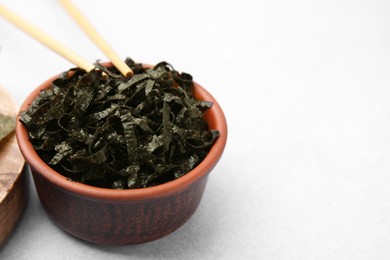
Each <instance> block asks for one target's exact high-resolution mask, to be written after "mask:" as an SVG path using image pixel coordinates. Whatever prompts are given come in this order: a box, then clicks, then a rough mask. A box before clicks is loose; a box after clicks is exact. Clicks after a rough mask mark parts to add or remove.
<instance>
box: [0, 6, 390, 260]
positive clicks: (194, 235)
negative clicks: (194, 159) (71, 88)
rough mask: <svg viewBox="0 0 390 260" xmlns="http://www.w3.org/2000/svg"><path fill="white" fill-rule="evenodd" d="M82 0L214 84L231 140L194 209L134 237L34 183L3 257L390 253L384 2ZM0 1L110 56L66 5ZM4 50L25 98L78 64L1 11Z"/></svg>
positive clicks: (156, 54)
mask: <svg viewBox="0 0 390 260" xmlns="http://www.w3.org/2000/svg"><path fill="white" fill-rule="evenodd" d="M74 1H75V3H76V5H77V6H79V8H80V9H82V11H83V12H84V13H85V14H86V15H87V17H88V18H89V20H90V21H91V22H92V23H93V24H94V25H95V26H96V27H97V28H98V30H99V31H100V32H101V33H102V34H103V35H104V36H105V38H106V39H108V40H109V42H110V43H111V44H112V46H113V47H114V49H116V50H117V51H118V53H119V54H120V56H121V57H123V58H125V57H126V56H131V57H132V58H133V59H135V60H137V61H142V62H145V63H150V64H155V63H157V62H159V61H162V60H166V61H168V62H170V63H172V64H173V65H174V66H175V68H176V69H178V70H181V71H186V72H189V73H191V74H192V75H193V76H194V78H195V80H196V81H197V82H199V83H201V84H202V85H203V86H204V87H206V88H207V89H208V90H209V92H211V93H212V94H213V95H214V96H215V97H216V99H217V100H218V101H219V103H220V105H221V106H222V108H223V109H224V111H225V114H226V117H227V119H228V125H229V137H228V143H227V147H226V150H225V153H224V155H223V158H222V159H221V161H220V163H219V165H218V166H217V167H216V168H215V170H214V171H213V172H212V173H211V176H210V178H209V183H208V186H207V188H206V191H205V194H204V197H203V200H202V202H201V205H200V206H199V208H198V210H197V211H196V213H195V214H194V216H193V217H192V218H191V219H190V220H189V221H188V222H187V223H186V224H185V225H184V226H183V227H181V228H180V229H179V230H177V231H176V232H174V233H173V234H171V235H169V236H167V237H165V238H162V239H160V240H157V241H154V242H150V243H147V244H142V245H137V246H124V247H111V246H110V247H107V246H98V245H93V244H90V243H87V242H83V241H80V240H78V239H76V238H74V237H72V236H70V235H68V234H66V233H65V232H63V231H61V230H60V229H59V228H57V226H55V225H54V224H52V222H50V220H49V219H48V218H47V216H46V214H45V213H44V211H43V209H42V207H41V205H40V203H39V201H38V198H37V195H36V192H35V189H34V186H33V184H32V182H31V183H30V184H31V185H30V187H31V189H30V193H29V195H30V196H29V201H28V207H27V208H26V211H25V212H24V215H23V217H22V219H21V220H20V222H19V224H18V226H17V228H16V229H15V232H14V233H13V235H12V236H11V237H10V239H9V240H8V242H7V244H6V245H5V246H3V247H2V248H1V249H0V259H18V260H19V259H94V260H97V259H267V260H276V259H286V260H287V259H288V260H294V259H297V260H302V259H303V260H306V259H308V260H311V259H332V260H335V259H341V260H346V259H351V260H352V259H353V260H358V259H376V260H378V259H389V257H390V102H389V99H390V73H389V72H390V15H389V13H390V2H389V1H385V0H383V1H373V0H366V1H363V0H354V1H353V0H351V1H345V0H331V1H309V0H307V1H303V0H299V1H287V0H286V1H272V0H270V1H211V0H207V1H205V0H202V1H201V0H197V1H174V0H164V1H157V0H152V1H124V0H122V1H119V0H110V1H92V0H89V1H88V0H74ZM0 3H3V4H6V5H7V6H8V7H9V8H11V9H12V10H13V11H15V12H17V13H19V14H20V15H22V16H23V17H24V18H25V19H27V20H30V21H31V22H33V23H34V24H35V25H37V26H39V27H40V28H41V29H43V30H44V31H46V32H48V33H50V34H51V35H52V36H54V37H55V38H57V39H58V40H60V41H61V42H63V43H65V44H67V45H68V46H69V47H70V48H72V49H74V50H75V51H77V52H78V53H81V54H82V55H83V56H84V57H85V58H86V59H88V60H90V61H91V62H93V61H95V60H97V59H101V60H106V58H105V57H104V56H103V55H102V54H101V52H100V51H99V50H98V49H97V48H96V47H94V46H93V44H92V43H91V42H90V41H89V39H87V38H86V37H85V36H84V35H83V33H82V32H81V31H80V30H79V29H78V28H77V27H76V25H75V24H74V23H73V21H71V19H70V18H69V17H68V16H67V14H66V13H65V12H64V11H63V10H62V9H61V8H60V6H59V4H58V3H57V1H54V0H34V1H29V0H13V1H6V0H0ZM0 48H1V49H0V85H1V86H3V87H4V88H6V89H7V90H8V91H10V92H11V93H12V95H13V96H14V98H15V99H16V101H17V102H18V103H19V104H21V103H22V101H23V100H24V99H25V97H26V96H27V95H28V93H29V92H30V91H31V90H32V89H34V88H35V87H37V86H38V85H39V84H40V83H41V82H43V81H44V80H46V79H47V78H49V77H50V76H52V75H54V74H57V73H59V72H62V71H64V70H67V69H68V68H70V67H72V65H71V64H70V63H69V62H68V61H66V60H64V59H62V58H61V57H59V56H57V54H54V53H52V52H51V51H50V50H48V49H46V47H43V46H42V45H40V44H39V43H37V42H35V41H34V40H32V39H31V38H30V37H29V36H27V35H25V34H24V33H22V32H21V31H19V30H18V29H16V28H15V27H13V26H11V25H10V24H8V23H7V22H6V21H4V20H3V19H0ZM30 180H31V179H30Z"/></svg>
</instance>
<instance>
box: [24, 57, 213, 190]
mask: <svg viewBox="0 0 390 260" xmlns="http://www.w3.org/2000/svg"><path fill="white" fill-rule="evenodd" d="M126 63H127V64H128V65H129V66H130V67H131V69H132V70H133V72H134V76H133V77H131V78H125V77H122V76H121V75H120V73H119V72H118V71H117V69H116V68H114V67H111V68H105V67H103V66H102V65H101V64H99V63H97V64H96V69H94V70H92V71H90V72H88V73H86V72H85V71H83V70H81V69H72V70H69V71H67V72H65V73H63V74H62V75H61V76H60V77H59V78H58V79H56V80H54V81H53V83H52V86H51V88H50V89H47V90H43V91H41V93H40V94H39V96H38V97H37V98H36V99H35V101H34V102H33V104H32V105H31V106H30V107H29V109H28V110H27V111H24V112H22V113H21V116H20V121H21V122H22V123H23V124H24V125H25V126H26V128H27V130H28V133H29V138H30V141H31V143H32V144H33V147H34V149H35V150H36V151H37V153H38V154H39V156H40V157H41V158H42V159H43V160H44V161H45V162H46V163H48V165H50V166H51V167H52V168H53V169H55V170H56V171H58V172H59V173H61V174H62V175H64V176H66V177H68V178H69V179H70V180H73V181H77V182H81V183H85V184H88V185H93V186H97V187H104V188H114V189H129V188H130V189H131V188H141V187H150V186H155V185H158V184H161V183H164V182H167V181H171V180H174V179H177V178H179V177H181V176H183V175H184V174H186V173H187V172H189V171H190V170H192V169H193V168H194V167H195V166H197V165H198V164H199V163H200V162H201V161H202V160H203V159H204V157H205V156H206V155H207V153H208V151H209V149H210V147H211V145H212V144H213V142H214V141H215V139H216V138H217V137H218V136H219V132H218V130H208V127H207V125H206V123H205V121H204V120H203V115H204V112H205V111H206V110H207V109H209V108H210V107H211V106H212V103H211V102H208V101H198V100H196V99H194V97H193V93H192V87H193V81H192V77H191V75H189V74H187V73H179V72H178V71H176V70H175V69H174V68H173V67H172V66H171V65H170V64H168V63H166V62H161V63H159V64H157V65H156V66H155V67H154V68H152V69H144V68H143V67H142V64H139V63H135V62H134V61H132V60H131V59H129V58H128V59H126ZM103 71H104V73H102V72H103Z"/></svg>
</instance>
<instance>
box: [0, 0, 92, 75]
mask: <svg viewBox="0 0 390 260" xmlns="http://www.w3.org/2000/svg"><path fill="white" fill-rule="evenodd" d="M0 16H2V17H4V18H5V19H6V20H8V21H9V22H10V23H12V24H14V25H15V26H17V27H19V29H21V30H23V31H24V32H25V33H27V34H29V35H30V36H31V37H33V38H35V39H36V40H37V41H39V42H41V43H42V44H43V45H45V46H46V47H48V48H50V49H52V50H53V51H55V52H56V53H57V54H59V55H61V56H62V57H64V58H65V59H67V60H69V61H70V62H71V63H73V64H74V65H76V66H77V67H79V68H81V69H84V70H86V71H90V70H92V69H93V68H94V67H95V66H94V65H92V64H91V63H89V62H88V61H86V60H84V59H83V58H81V57H80V56H79V55H77V54H76V53H75V52H74V51H72V50H71V49H69V48H67V47H66V46H64V45H63V44H62V43H60V42H58V41H57V40H55V39H54V38H52V37H51V36H49V35H48V34H46V33H45V32H43V31H41V30H40V29H38V28H37V27H35V26H34V25H32V24H31V23H30V22H28V21H26V20H24V19H22V18H21V17H19V16H18V15H17V14H15V13H14V12H12V11H11V10H9V9H7V8H6V7H5V6H4V5H2V4H0Z"/></svg>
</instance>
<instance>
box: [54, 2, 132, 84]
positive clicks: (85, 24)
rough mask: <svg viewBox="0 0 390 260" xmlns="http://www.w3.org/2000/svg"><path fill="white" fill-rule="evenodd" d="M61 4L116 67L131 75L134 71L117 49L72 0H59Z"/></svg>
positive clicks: (125, 74) (123, 73)
mask: <svg viewBox="0 0 390 260" xmlns="http://www.w3.org/2000/svg"><path fill="white" fill-rule="evenodd" d="M59 2H60V4H61V5H62V6H63V7H64V9H65V10H66V11H67V12H68V13H69V15H70V16H71V17H72V18H73V19H74V20H75V22H76V23H77V24H78V25H79V26H80V28H81V29H82V30H83V31H84V32H85V33H86V34H87V35H88V36H89V38H90V39H91V40H92V41H93V42H94V43H95V44H96V45H97V46H98V47H99V48H100V50H101V51H102V52H103V53H104V54H105V55H106V56H107V57H108V58H109V59H110V61H111V62H112V63H113V64H114V65H115V67H116V68H117V69H118V70H119V71H120V72H121V73H122V75H124V76H125V77H131V76H132V75H133V71H132V70H131V69H130V68H129V67H128V66H127V64H126V63H125V62H124V61H123V60H122V59H121V58H120V57H119V56H118V55H117V54H116V53H115V51H114V50H113V49H112V48H111V47H110V46H109V45H108V43H107V42H106V41H105V40H104V39H103V37H102V36H101V35H100V34H99V33H98V32H97V31H96V30H95V29H94V27H93V26H92V24H91V23H90V22H89V21H88V20H87V19H86V18H85V16H83V14H82V13H81V12H80V11H79V10H78V9H77V7H76V6H75V5H74V4H73V3H72V1H70V0H59Z"/></svg>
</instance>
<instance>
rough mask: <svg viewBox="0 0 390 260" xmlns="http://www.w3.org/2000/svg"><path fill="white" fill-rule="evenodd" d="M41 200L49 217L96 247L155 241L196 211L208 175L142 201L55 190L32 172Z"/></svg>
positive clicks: (54, 186)
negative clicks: (167, 193)
mask: <svg viewBox="0 0 390 260" xmlns="http://www.w3.org/2000/svg"><path fill="white" fill-rule="evenodd" d="M32 173H33V178H34V183H35V186H36V189H37V192H38V196H39V199H40V201H41V203H42V205H43V207H44V209H45V211H46V213H47V215H48V216H49V218H50V219H51V220H52V221H53V222H54V223H55V224H57V225H58V226H59V227H61V228H62V229H63V230H65V231H67V232H68V233H70V234H72V235H74V236H76V237H78V238H81V239H83V240H86V241H90V242H93V243H97V244H106V245H128V244H139V243H144V242H148V241H152V240H155V239H158V238H161V237H163V236H166V235H168V234H169V233H171V232H173V231H175V230H176V229H177V228H179V227H180V226H182V225H183V224H184V223H185V222H186V221H187V220H188V219H189V218H190V217H191V216H192V214H193V213H194V212H195V210H196V208H197V207H198V205H199V202H200V201H201V198H202V195H203V191H204V189H205V186H206V183H207V176H205V177H204V178H202V179H199V180H198V181H196V182H194V183H192V184H191V185H190V186H188V188H187V189H185V190H183V191H181V192H177V193H172V194H169V195H167V196H163V197H158V198H154V199H149V200H141V201H138V200H136V201H116V200H102V199H96V198H88V197H85V196H82V195H80V194H74V193H72V192H69V191H66V190H63V189H61V188H59V187H56V185H54V184H53V183H51V182H50V181H48V180H47V179H46V178H44V177H42V175H41V174H40V173H39V172H38V171H35V170H34V169H32Z"/></svg>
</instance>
